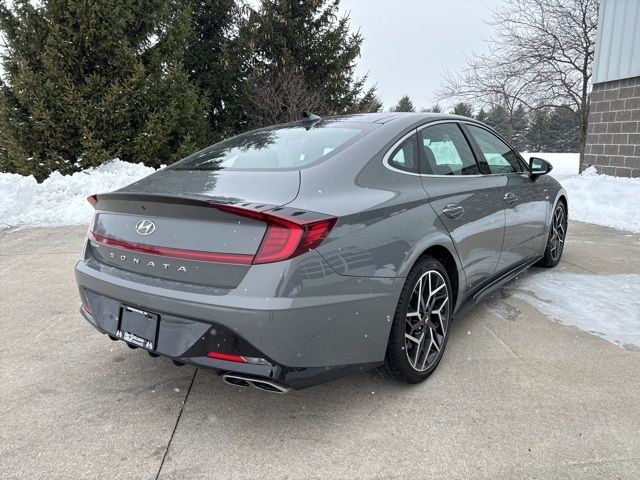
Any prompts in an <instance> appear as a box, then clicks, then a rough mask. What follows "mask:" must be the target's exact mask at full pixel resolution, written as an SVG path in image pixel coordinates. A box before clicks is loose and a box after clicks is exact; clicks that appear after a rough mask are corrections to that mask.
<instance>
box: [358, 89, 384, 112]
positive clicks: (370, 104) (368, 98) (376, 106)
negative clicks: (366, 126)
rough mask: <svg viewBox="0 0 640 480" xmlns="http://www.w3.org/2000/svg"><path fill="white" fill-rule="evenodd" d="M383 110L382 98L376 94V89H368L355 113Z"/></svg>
mask: <svg viewBox="0 0 640 480" xmlns="http://www.w3.org/2000/svg"><path fill="white" fill-rule="evenodd" d="M381 111H382V100H380V98H379V97H378V96H377V95H376V94H375V90H369V91H367V92H366V93H365V94H364V96H363V97H362V98H361V99H360V100H359V101H358V104H357V105H356V107H355V108H354V109H353V113H377V112H381Z"/></svg>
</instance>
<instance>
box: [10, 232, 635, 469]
mask: <svg viewBox="0 0 640 480" xmlns="http://www.w3.org/2000/svg"><path fill="white" fill-rule="evenodd" d="M569 232H570V236H569V238H568V243H567V249H566V251H565V261H563V263H562V264H561V265H560V266H559V267H558V268H561V269H565V270H569V271H577V272H578V271H579V272H584V273H591V274H602V273H635V274H637V273H640V236H634V235H629V234H627V233H625V232H618V231H615V230H611V229H608V228H603V227H596V226H592V225H585V224H578V223H575V222H574V223H572V224H571V225H570V229H569ZM84 234H85V228H84V227H67V228H55V229H31V230H25V231H21V232H16V233H10V234H6V233H5V234H1V233H0V335H1V336H2V345H1V347H0V478H24V479H35V478H47V479H50V478H83V479H84V478H163V479H165V478H166V479H168V478H176V479H177V478H180V479H184V478H224V479H234V478H339V479H342V478H348V479H352V478H429V479H438V478H442V479H451V478H492V479H494V478H541V479H543V478H544V479H547V478H597V479H602V478H629V479H637V478H640V353H639V352H638V351H633V348H629V349H624V348H621V347H619V346H616V345H613V344H611V343H609V342H607V341H605V340H603V339H601V338H599V337H597V336H594V335H591V334H589V333H585V332H583V331H580V330H578V329H577V328H575V327H570V326H565V325H561V324H559V323H557V322H555V321H553V320H551V319H549V318H547V317H546V316H544V315H543V314H542V313H540V312H539V311H538V310H537V309H536V308H534V307H532V306H531V305H529V304H528V303H526V302H525V301H523V300H520V299H518V298H516V297H514V296H508V295H499V294H498V295H496V296H494V298H493V299H491V300H489V301H488V302H484V303H483V304H481V305H478V306H477V307H475V308H474V309H473V310H472V311H470V312H469V313H468V314H466V315H465V316H463V317H460V318H458V319H457V321H456V323H455V324H454V330H453V332H452V338H451V339H450V341H449V346H448V348H447V352H446V355H445V357H444V359H443V361H442V363H441V364H440V367H439V368H438V370H437V372H436V373H435V374H434V375H433V376H432V377H431V378H430V379H429V380H428V381H426V382H425V383H423V384H421V385H419V386H414V387H408V386H403V385H398V384H394V383H392V382H391V381H389V380H386V379H384V378H382V377H381V376H379V375H378V374H375V373H371V372H366V373H362V374H359V375H354V376H351V377H347V378H344V379H341V380H338V381H335V382H332V383H329V384H326V385H323V386H319V387H316V388H312V389H309V390H304V391H299V392H292V393H291V394H289V395H282V396H279V395H271V394H267V393H263V392H260V391H257V390H246V389H240V388H235V387H230V386H228V385H225V384H224V383H223V382H222V381H221V379H220V378H218V377H216V376H215V375H214V374H212V373H211V372H208V371H204V370H200V369H195V368H192V367H189V366H186V367H182V368H177V367H174V366H173V365H172V364H171V362H170V361H169V360H167V359H162V358H157V359H154V358H151V357H149V356H148V355H147V354H146V353H145V352H143V351H141V350H135V351H134V350H130V349H128V348H127V347H126V346H125V344H123V343H121V342H111V341H109V340H108V338H107V337H106V336H104V335H100V334H99V333H98V332H96V331H94V330H93V329H92V328H91V327H90V326H89V325H88V324H87V323H86V322H85V321H84V320H83V319H82V318H81V317H80V314H79V313H78V305H79V301H78V297H77V293H76V290H75V284H74V281H73V275H72V267H73V264H74V262H75V260H76V258H77V256H78V251H79V250H80V246H81V242H82V238H83V236H84ZM496 304H498V306H500V305H501V306H502V307H507V308H510V307H515V310H514V311H516V312H517V314H515V315H512V316H509V315H507V316H501V315H498V314H496V313H495V312H496V311H497V309H496V308H495V307H496ZM603 314H604V315H615V312H611V311H609V312H603ZM638 328H640V325H639V326H638Z"/></svg>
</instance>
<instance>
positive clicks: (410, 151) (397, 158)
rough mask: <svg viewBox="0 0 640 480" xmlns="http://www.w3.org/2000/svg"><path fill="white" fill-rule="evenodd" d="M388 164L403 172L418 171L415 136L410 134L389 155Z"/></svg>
mask: <svg viewBox="0 0 640 480" xmlns="http://www.w3.org/2000/svg"><path fill="white" fill-rule="evenodd" d="M388 162H389V165H391V166H392V167H394V168H397V169H399V170H404V171H405V172H415V173H418V152H417V151H416V136H415V135H411V136H410V137H409V138H407V139H406V140H405V141H403V142H402V143H401V144H400V145H399V146H397V147H396V148H395V149H394V150H393V152H391V155H390V156H389V160H388Z"/></svg>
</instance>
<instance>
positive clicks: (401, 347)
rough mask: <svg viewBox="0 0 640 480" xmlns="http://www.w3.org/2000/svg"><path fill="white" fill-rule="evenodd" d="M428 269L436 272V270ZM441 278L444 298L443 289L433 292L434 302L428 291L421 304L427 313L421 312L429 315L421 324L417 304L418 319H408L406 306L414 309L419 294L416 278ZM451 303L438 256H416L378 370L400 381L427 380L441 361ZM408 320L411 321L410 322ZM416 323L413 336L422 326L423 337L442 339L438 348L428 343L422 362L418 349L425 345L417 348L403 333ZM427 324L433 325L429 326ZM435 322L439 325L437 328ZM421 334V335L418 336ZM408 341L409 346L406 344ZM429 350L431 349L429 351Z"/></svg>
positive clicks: (417, 345)
mask: <svg viewBox="0 0 640 480" xmlns="http://www.w3.org/2000/svg"><path fill="white" fill-rule="evenodd" d="M431 272H437V274H436V273H431ZM438 275H439V276H438ZM440 278H441V279H442V280H443V281H444V285H445V288H446V296H447V297H446V301H445V300H443V299H442V297H441V295H442V294H441V292H442V289H441V290H439V291H437V293H435V294H434V295H433V302H432V301H431V299H432V296H431V295H429V301H428V303H429V304H430V305H425V304H424V303H422V304H421V305H423V306H424V307H425V308H426V312H427V314H426V315H425V314H423V317H424V318H428V323H427V324H424V325H423V323H424V321H423V317H420V316H419V312H420V307H418V308H417V311H416V312H417V313H416V315H417V316H416V317H415V318H419V320H415V321H414V317H411V320H409V315H408V313H409V307H410V306H411V307H412V310H413V306H414V305H416V301H417V298H418V297H419V293H417V291H416V289H417V288H419V285H418V282H419V281H423V282H424V283H423V284H424V285H426V282H427V280H432V283H433V285H434V286H435V285H440V284H439V283H438V282H440ZM437 288H438V287H437V286H435V287H434V290H436V289H437ZM438 303H442V304H443V306H441V305H438ZM436 307H437V309H436ZM453 307H454V305H453V296H452V292H451V282H450V280H449V276H448V275H447V271H446V270H445V268H444V267H443V266H442V264H441V263H440V262H439V261H438V260H436V259H435V258H432V257H429V256H425V257H423V258H421V259H420V260H418V261H417V262H416V264H415V265H414V266H413V268H412V269H411V271H410V272H409V275H407V280H406V282H405V284H404V287H403V288H402V292H401V294H400V299H399V301H398V306H397V308H396V312H395V315H394V318H393V324H392V326H391V333H390V335H389V343H388V344H387V353H386V356H385V360H384V365H382V366H381V367H379V368H378V370H379V371H380V372H381V373H382V374H383V375H385V376H388V377H391V378H393V379H395V380H397V381H399V382H403V383H420V382H423V381H424V380H426V379H427V378H428V377H429V375H431V374H432V373H433V371H434V370H435V369H436V368H437V366H438V364H439V363H440V359H441V358H442V355H443V354H444V350H445V347H446V345H447V341H448V339H449V333H450V330H451V314H452V311H453ZM423 310H424V309H423ZM437 311H440V313H441V315H438V314H437V313H431V312H437ZM440 318H442V321H440ZM434 319H435V320H434ZM411 323H414V324H413V325H411ZM440 323H442V324H444V327H443V325H439V324H440ZM417 324H420V325H421V326H420V327H418V329H417V330H411V333H412V334H413V333H414V332H417V333H416V334H415V335H414V337H416V336H418V335H417V334H419V333H421V330H420V329H422V330H423V331H424V334H425V335H427V333H429V335H430V337H429V336H426V337H424V339H427V338H431V339H434V340H433V341H434V342H435V341H437V340H440V341H441V344H440V345H439V349H438V350H437V351H436V346H432V344H431V343H429V346H428V348H429V350H428V351H426V353H425V354H424V362H425V364H424V365H422V362H421V361H419V358H421V357H420V352H421V351H422V352H425V350H424V348H426V346H425V347H422V348H423V349H422V350H420V348H421V344H420V343H415V342H411V341H410V340H408V339H407V338H406V337H405V334H406V333H407V330H410V329H413V328H416V327H415V325H417ZM429 325H432V326H433V327H436V328H433V327H430V326H429ZM438 325H439V327H440V329H438V328H437V326H438ZM440 334H442V335H440ZM412 338H413V337H412ZM420 338H423V337H422V336H420ZM414 340H415V338H414ZM407 345H409V346H408V347H407ZM429 352H432V353H431V355H430V353H429ZM414 354H415V355H414ZM434 354H435V356H434ZM409 356H412V357H414V363H415V364H416V365H417V364H418V363H420V365H418V367H424V370H419V369H417V368H416V367H414V365H412V363H411V362H410V360H409ZM427 362H428V364H427Z"/></svg>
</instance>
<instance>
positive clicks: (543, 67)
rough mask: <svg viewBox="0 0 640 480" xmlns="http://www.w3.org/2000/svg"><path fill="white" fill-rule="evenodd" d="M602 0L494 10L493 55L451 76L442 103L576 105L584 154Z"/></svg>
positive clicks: (524, 3)
mask: <svg viewBox="0 0 640 480" xmlns="http://www.w3.org/2000/svg"><path fill="white" fill-rule="evenodd" d="M597 21H598V0H505V2H504V4H503V6H502V7H501V8H500V9H498V10H494V11H493V20H492V22H491V24H492V25H493V26H494V27H495V29H496V34H495V35H494V37H493V38H491V39H490V40H489V46H490V49H489V50H490V52H491V53H489V54H487V55H475V56H473V57H471V58H470V59H468V60H467V67H466V69H465V70H464V71H463V72H462V73H460V74H457V75H453V74H450V73H446V74H445V75H444V81H443V87H442V88H441V90H440V92H438V96H439V98H440V99H445V98H446V99H451V98H456V99H461V100H465V101H468V102H472V103H473V104H474V105H476V106H488V105H489V106H491V105H499V106H501V107H503V108H505V109H506V110H507V112H509V113H512V112H513V109H514V108H515V107H516V106H517V105H518V104H522V105H524V106H525V107H527V108H530V109H533V108H542V107H550V106H552V107H558V106H567V105H569V106H571V107H572V108H573V109H574V110H576V111H577V112H578V114H579V117H580V123H581V140H580V153H581V155H582V154H583V153H584V143H585V140H586V132H587V118H588V113H589V95H590V84H589V82H590V80H591V67H592V63H593V58H594V53H595V33H596V28H597Z"/></svg>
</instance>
